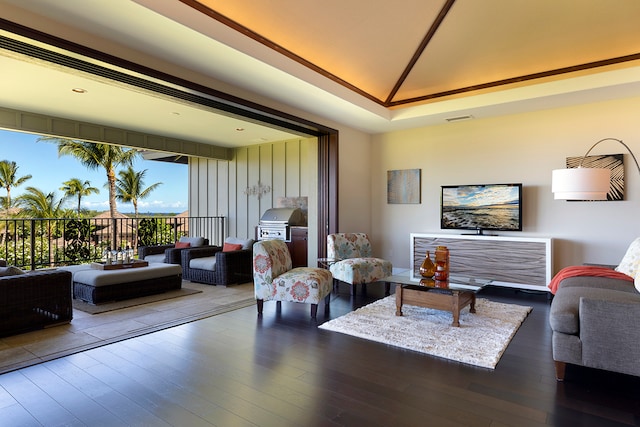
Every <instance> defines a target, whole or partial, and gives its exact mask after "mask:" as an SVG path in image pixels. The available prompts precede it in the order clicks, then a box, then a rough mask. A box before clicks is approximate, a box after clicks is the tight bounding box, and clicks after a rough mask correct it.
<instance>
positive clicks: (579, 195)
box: [551, 138, 640, 200]
mask: <svg viewBox="0 0 640 427" xmlns="http://www.w3.org/2000/svg"><path fill="white" fill-rule="evenodd" d="M603 141H618V142H619V143H620V144H622V145H623V146H624V148H626V149H627V151H628V152H629V154H631V157H632V158H633V161H634V162H635V163H636V167H637V168H638V173H640V165H638V160H637V159H636V156H635V155H634V154H633V152H632V151H631V149H630V148H629V147H628V146H627V144H625V143H624V142H622V141H621V140H619V139H616V138H604V139H601V140H600V141H598V142H596V143H595V144H593V145H592V146H591V148H589V150H588V151H587V153H586V154H585V155H584V156H582V159H580V164H579V165H578V167H577V168H569V169H556V170H554V171H553V172H552V175H551V191H552V192H553V196H554V199H560V200H607V193H608V192H609V186H610V181H611V170H610V169H607V168H584V167H582V163H583V162H584V159H586V157H587V156H588V155H589V153H590V152H591V150H593V149H594V147H595V146H596V145H598V144H600V143H601V142H603Z"/></svg>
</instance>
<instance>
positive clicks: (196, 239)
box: [179, 236, 208, 247]
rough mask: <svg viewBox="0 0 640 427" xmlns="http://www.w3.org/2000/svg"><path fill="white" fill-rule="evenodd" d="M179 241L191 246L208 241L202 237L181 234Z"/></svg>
mask: <svg viewBox="0 0 640 427" xmlns="http://www.w3.org/2000/svg"><path fill="white" fill-rule="evenodd" d="M179 242H180V243H189V244H190V245H191V246H193V247H198V246H204V245H207V244H208V243H207V242H206V239H205V238H204V237H188V236H182V237H181V238H180V240H179Z"/></svg>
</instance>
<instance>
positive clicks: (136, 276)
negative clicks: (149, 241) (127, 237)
mask: <svg viewBox="0 0 640 427" xmlns="http://www.w3.org/2000/svg"><path fill="white" fill-rule="evenodd" d="M60 269H61V270H67V271H70V272H71V273H72V274H73V281H74V282H77V283H83V284H85V285H90V286H95V287H99V286H109V285H115V284H120V283H128V282H136V281H140V280H147V279H157V278H160V277H166V276H171V275H174V274H182V267H180V266H179V265H177V264H149V265H148V266H147V267H136V268H123V269H121V270H98V269H94V268H91V266H90V265H89V264H82V265H71V266H66V267H60Z"/></svg>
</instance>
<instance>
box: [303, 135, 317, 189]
mask: <svg viewBox="0 0 640 427" xmlns="http://www.w3.org/2000/svg"><path fill="white" fill-rule="evenodd" d="M311 142H312V141H309V140H302V141H300V179H299V182H300V184H299V185H300V195H299V197H305V196H306V197H309V198H311V193H314V194H315V191H314V192H312V191H310V188H309V186H310V185H311V175H310V172H312V171H315V172H316V173H315V174H314V175H313V176H316V177H317V176H318V174H317V170H318V168H317V166H316V165H317V163H318V160H317V159H316V158H315V157H311V156H310V152H309V151H310V150H309V147H310V146H311V145H312V144H311ZM316 181H317V178H316V179H314V180H313V182H316Z"/></svg>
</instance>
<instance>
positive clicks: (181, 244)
mask: <svg viewBox="0 0 640 427" xmlns="http://www.w3.org/2000/svg"><path fill="white" fill-rule="evenodd" d="M190 247H191V243H189V242H176V246H175V248H176V249H184V248H190Z"/></svg>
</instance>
